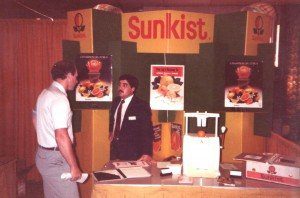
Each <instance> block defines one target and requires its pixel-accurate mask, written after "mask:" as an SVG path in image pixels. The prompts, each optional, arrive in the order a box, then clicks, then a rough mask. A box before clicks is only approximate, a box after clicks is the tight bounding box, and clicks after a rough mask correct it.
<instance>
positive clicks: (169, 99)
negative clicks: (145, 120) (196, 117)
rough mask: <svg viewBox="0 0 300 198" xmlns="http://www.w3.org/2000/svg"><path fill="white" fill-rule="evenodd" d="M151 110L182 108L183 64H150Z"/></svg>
mask: <svg viewBox="0 0 300 198" xmlns="http://www.w3.org/2000/svg"><path fill="white" fill-rule="evenodd" d="M150 75H151V76H150V80H151V82H150V106H151V109H152V110H183V108H184V65H151V74H150Z"/></svg>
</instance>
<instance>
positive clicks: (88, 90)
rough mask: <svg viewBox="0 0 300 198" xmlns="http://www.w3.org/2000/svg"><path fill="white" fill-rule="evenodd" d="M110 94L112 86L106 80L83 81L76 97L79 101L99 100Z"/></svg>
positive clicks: (77, 89)
mask: <svg viewBox="0 0 300 198" xmlns="http://www.w3.org/2000/svg"><path fill="white" fill-rule="evenodd" d="M109 94H110V86H109V84H108V83H106V82H104V81H98V82H94V83H93V82H91V81H90V80H84V81H81V82H80V83H79V84H78V86H77V88H76V98H77V100H78V101H89V100H90V101H98V100H99V99H101V98H103V97H105V96H108V95H109Z"/></svg>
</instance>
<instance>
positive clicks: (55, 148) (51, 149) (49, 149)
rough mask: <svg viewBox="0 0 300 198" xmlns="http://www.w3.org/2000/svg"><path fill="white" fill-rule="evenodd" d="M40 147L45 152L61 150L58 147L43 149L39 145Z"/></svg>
mask: <svg viewBox="0 0 300 198" xmlns="http://www.w3.org/2000/svg"><path fill="white" fill-rule="evenodd" d="M39 147H40V148H41V149H44V150H48V151H59V148H58V147H43V146H41V145H39Z"/></svg>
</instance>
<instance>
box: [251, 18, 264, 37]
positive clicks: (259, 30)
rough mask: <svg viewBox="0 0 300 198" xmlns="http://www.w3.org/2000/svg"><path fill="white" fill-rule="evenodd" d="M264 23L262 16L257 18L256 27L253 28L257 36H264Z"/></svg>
mask: <svg viewBox="0 0 300 198" xmlns="http://www.w3.org/2000/svg"><path fill="white" fill-rule="evenodd" d="M263 26H264V21H263V18H262V17H261V16H258V17H256V19H255V27H254V28H253V33H254V34H257V35H262V34H264V28H263Z"/></svg>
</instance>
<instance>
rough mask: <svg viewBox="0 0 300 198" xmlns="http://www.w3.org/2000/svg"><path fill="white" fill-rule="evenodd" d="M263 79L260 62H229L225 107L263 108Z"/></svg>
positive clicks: (226, 74) (227, 66)
mask: <svg viewBox="0 0 300 198" xmlns="http://www.w3.org/2000/svg"><path fill="white" fill-rule="evenodd" d="M262 78H263V75H262V67H261V64H260V62H259V61H229V62H228V64H227V65H226V67H225V95H224V100H225V102H224V103H225V107H237V108H262V104H263V94H262V82H263V80H262Z"/></svg>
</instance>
